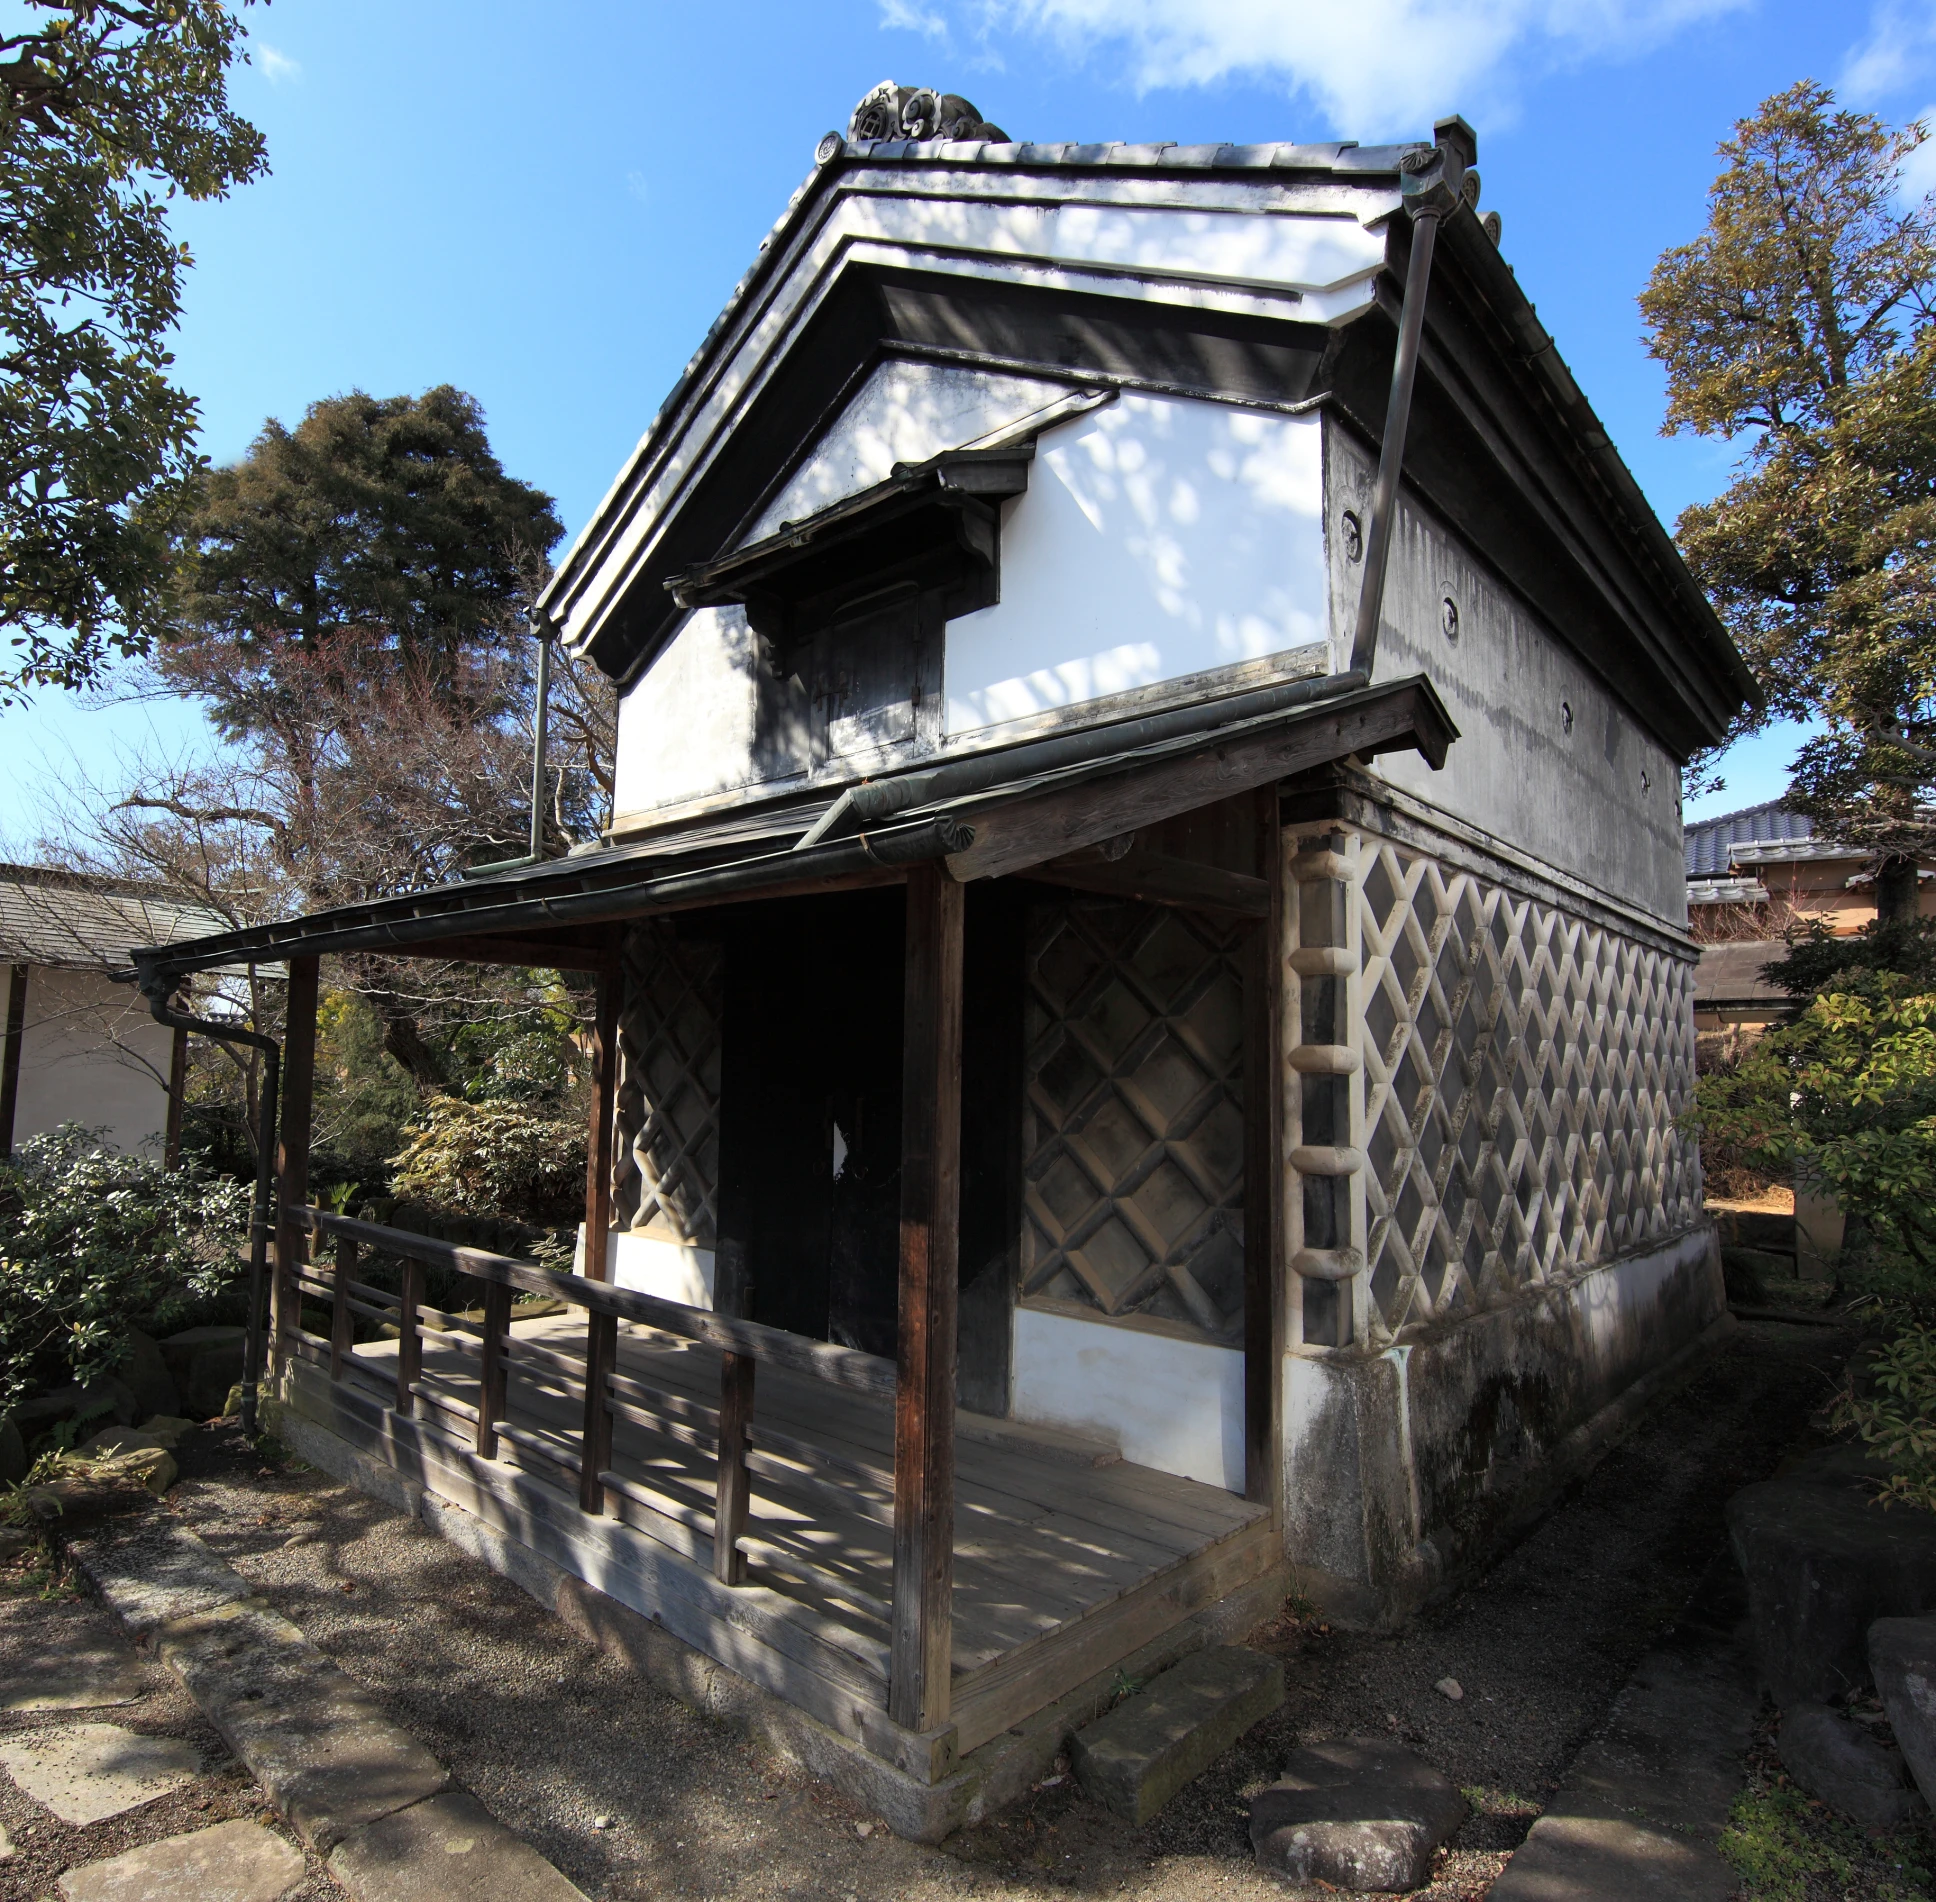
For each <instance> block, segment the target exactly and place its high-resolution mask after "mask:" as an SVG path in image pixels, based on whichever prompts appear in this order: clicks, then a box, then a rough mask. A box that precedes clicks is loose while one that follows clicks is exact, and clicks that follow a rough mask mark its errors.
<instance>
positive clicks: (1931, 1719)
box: [1869, 1618, 1936, 1807]
mask: <svg viewBox="0 0 1936 1902" xmlns="http://www.w3.org/2000/svg"><path fill="white" fill-rule="evenodd" d="M1869 1664H1870V1667H1871V1668H1872V1669H1873V1670H1874V1672H1875V1681H1876V1689H1877V1690H1878V1691H1880V1692H1881V1693H1882V1708H1883V1709H1884V1710H1886V1711H1887V1712H1888V1713H1889V1728H1890V1729H1891V1730H1892V1731H1894V1732H1895V1733H1896V1743H1897V1744H1898V1746H1899V1747H1900V1748H1901V1750H1902V1754H1903V1756H1904V1757H1905V1758H1906V1759H1907V1760H1908V1763H1909V1769H1910V1773H1911V1775H1913V1776H1914V1777H1915V1779H1916V1787H1917V1789H1919V1790H1921V1791H1922V1793H1923V1800H1924V1801H1925V1802H1929V1803H1931V1804H1932V1807H1936V1618H1878V1619H1877V1620H1876V1621H1875V1623H1874V1624H1872V1625H1871V1626H1870V1627H1869Z"/></svg>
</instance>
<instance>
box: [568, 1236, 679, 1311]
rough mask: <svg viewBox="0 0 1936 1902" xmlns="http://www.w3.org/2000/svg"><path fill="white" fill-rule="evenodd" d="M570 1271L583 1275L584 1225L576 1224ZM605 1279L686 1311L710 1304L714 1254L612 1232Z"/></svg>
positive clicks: (608, 1246) (647, 1237)
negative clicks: (576, 1237) (676, 1304)
mask: <svg viewBox="0 0 1936 1902" xmlns="http://www.w3.org/2000/svg"><path fill="white" fill-rule="evenodd" d="M571 1271H572V1273H573V1274H575V1275H582V1274H583V1273H584V1272H585V1224H584V1223H583V1222H580V1223H579V1224H578V1246H577V1249H576V1250H575V1251H574V1253H573V1255H572V1261H571ZM605 1279H606V1280H607V1281H609V1282H610V1283H611V1284H612V1285H613V1286H614V1287H616V1288H635V1289H636V1290H637V1291H638V1292H639V1293H640V1294H656V1295H657V1296H658V1297H659V1299H660V1300H661V1301H677V1302H680V1303H681V1304H683V1305H684V1306H686V1307H689V1308H710V1307H711V1306H712V1304H713V1251H712V1250H711V1249H710V1248H693V1247H691V1246H689V1245H688V1244H686V1243H683V1242H668V1241H661V1240H660V1239H659V1238H658V1237H657V1236H656V1235H635V1234H633V1233H632V1231H631V1230H630V1229H623V1228H615V1229H611V1230H609V1231H607V1233H606V1236H605Z"/></svg>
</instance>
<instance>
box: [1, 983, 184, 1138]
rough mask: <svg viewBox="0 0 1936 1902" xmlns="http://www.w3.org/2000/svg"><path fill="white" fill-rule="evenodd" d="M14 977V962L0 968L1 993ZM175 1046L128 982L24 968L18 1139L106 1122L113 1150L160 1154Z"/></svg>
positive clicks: (16, 1120) (16, 1121)
mask: <svg viewBox="0 0 1936 1902" xmlns="http://www.w3.org/2000/svg"><path fill="white" fill-rule="evenodd" d="M11 984H12V968H11V967H10V966H4V965H0V993H4V992H5V991H7V990H8V989H9V988H10V987H11ZM4 1009H5V1005H4V1004H0V1011H3V1010H4ZM173 1048H174V1033H173V1031H171V1030H169V1029H168V1028H167V1027H166V1026H165V1025H163V1024H158V1023H156V1022H155V1020H154V1019H153V1018H152V1017H151V1016H150V1015H149V1014H148V1010H147V1007H146V1005H145V1004H143V1003H142V1002H141V1000H140V998H139V997H138V996H137V995H135V993H134V990H133V987H132V986H131V985H127V984H116V983H115V982H114V981H113V980H112V979H110V978H109V977H108V976H107V974H106V973H105V972H102V971H68V970H59V969H55V968H52V967H50V966H48V965H44V964H35V965H30V966H29V967H28V970H27V1014H26V1022H25V1026H24V1030H23V1033H22V1037H21V1046H20V1090H19V1095H18V1096H17V1097H16V1099H15V1102H14V1118H13V1136H14V1141H15V1142H16V1143H19V1142H21V1141H23V1140H25V1138H27V1137H29V1136H39V1135H44V1134H45V1133H46V1132H47V1131H48V1130H51V1129H57V1128H59V1127H60V1125H61V1124H62V1123H82V1124H85V1125H86V1126H87V1127H88V1128H90V1129H95V1128H103V1129H105V1130H106V1131H107V1139H108V1141H109V1142H110V1143H111V1144H112V1145H113V1146H114V1147H115V1148H117V1149H129V1150H132V1149H142V1148H152V1149H153V1150H154V1151H155V1152H156V1153H157V1154H158V1153H159V1152H160V1149H161V1139H162V1133H163V1131H164V1130H165V1129H166V1127H167V1123H168V1063H169V1058H170V1056H171V1054H172V1052H173Z"/></svg>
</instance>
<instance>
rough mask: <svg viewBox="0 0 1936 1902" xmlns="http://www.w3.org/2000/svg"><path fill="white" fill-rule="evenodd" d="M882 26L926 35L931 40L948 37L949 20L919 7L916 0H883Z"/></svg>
mask: <svg viewBox="0 0 1936 1902" xmlns="http://www.w3.org/2000/svg"><path fill="white" fill-rule="evenodd" d="M881 25H882V26H883V27H898V28H899V29H901V30H902V31H903V32H907V33H925V34H926V35H927V36H928V38H929V39H931V40H945V39H946V38H947V37H948V22H947V20H946V19H945V18H944V17H943V16H942V15H941V14H939V13H937V12H935V11H934V9H933V8H931V7H923V6H917V5H916V4H915V0H881Z"/></svg>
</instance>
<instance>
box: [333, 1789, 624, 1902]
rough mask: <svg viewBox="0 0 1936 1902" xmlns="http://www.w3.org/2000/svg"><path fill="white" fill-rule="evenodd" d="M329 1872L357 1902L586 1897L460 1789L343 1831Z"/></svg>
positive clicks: (560, 1901)
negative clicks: (347, 1832) (350, 1832)
mask: <svg viewBox="0 0 1936 1902" xmlns="http://www.w3.org/2000/svg"><path fill="white" fill-rule="evenodd" d="M329 1872H330V1874H331V1875H333V1876H334V1877H335V1878H336V1880H337V1881H338V1882H340V1883H341V1884H342V1885H343V1887H344V1888H346V1889H347V1890H349V1892H350V1893H351V1894H352V1895H353V1896H355V1897H357V1899H358V1902H585V1897H584V1892H583V1891H582V1890H581V1889H579V1888H578V1887H576V1886H575V1885H574V1884H573V1883H570V1882H567V1881H566V1880H565V1878H564V1877H563V1876H561V1875H560V1874H559V1873H558V1871H557V1870H556V1869H554V1868H553V1867H552V1866H551V1864H550V1863H548V1862H546V1861H545V1859H544V1858H543V1857H542V1856H541V1855H539V1854H538V1852H537V1851H536V1850H535V1849H533V1848H532V1847H531V1845H530V1844H529V1843H525V1842H520V1841H519V1840H518V1838H517V1837H515V1836H513V1835H512V1834H511V1832H510V1831H509V1830H508V1829H506V1828H505V1827H504V1825H503V1824H502V1823H500V1822H499V1821H498V1820H497V1818H496V1817H495V1816H493V1815H492V1814H491V1813H490V1811H489V1810H487V1809H486V1808H485V1807H484V1805H483V1804H482V1803H480V1802H479V1801H478V1800H477V1799H476V1797H474V1796H466V1795H465V1794H464V1793H463V1792H462V1791H461V1790H452V1791H449V1792H448V1793H447V1794H445V1795H443V1796H433V1797H431V1798H430V1799H429V1800H428V1801H426V1802H422V1803H413V1804H412V1805H411V1806H410V1808H408V1809H405V1810H398V1811H397V1812H396V1813H395V1814H394V1815H391V1816H386V1817H384V1818H383V1820H382V1821H381V1822H377V1823H372V1824H370V1825H369V1826H368V1827H367V1828H365V1829H359V1830H358V1831H356V1833H355V1834H354V1835H352V1836H346V1837H345V1838H344V1839H343V1841H342V1842H341V1843H340V1844H339V1845H338V1846H337V1850H336V1853H335V1854H334V1855H333V1856H331V1857H330V1859H329Z"/></svg>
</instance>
